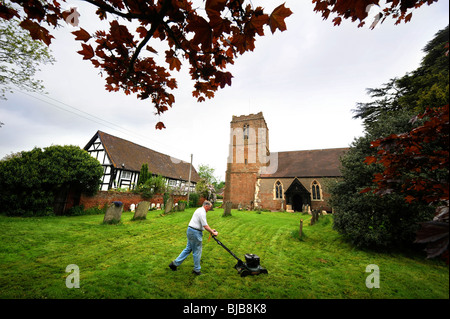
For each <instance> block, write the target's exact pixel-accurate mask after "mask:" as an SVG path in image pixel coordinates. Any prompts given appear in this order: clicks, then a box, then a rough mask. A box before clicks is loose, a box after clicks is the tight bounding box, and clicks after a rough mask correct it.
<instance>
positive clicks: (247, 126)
mask: <svg viewBox="0 0 450 319" xmlns="http://www.w3.org/2000/svg"><path fill="white" fill-rule="evenodd" d="M249 129H250V125H248V124H244V140H248V134H249Z"/></svg>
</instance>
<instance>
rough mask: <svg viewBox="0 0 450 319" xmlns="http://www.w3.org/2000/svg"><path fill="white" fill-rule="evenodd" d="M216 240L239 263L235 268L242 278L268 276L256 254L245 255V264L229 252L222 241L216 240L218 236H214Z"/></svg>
mask: <svg viewBox="0 0 450 319" xmlns="http://www.w3.org/2000/svg"><path fill="white" fill-rule="evenodd" d="M212 237H213V238H214V240H215V241H216V242H217V243H218V244H219V245H220V246H222V247H223V248H225V250H226V251H228V252H229V253H230V254H231V256H233V257H234V258H236V260H237V261H238V262H237V264H236V265H235V266H234V268H236V270H237V271H238V274H240V275H241V277H245V276H248V275H252V276H253V275H259V274H267V273H268V272H267V269H265V268H262V267H261V265H260V264H259V256H257V255H255V254H245V261H246V262H245V263H244V262H243V261H242V260H241V259H239V258H238V257H237V256H236V255H235V254H233V252H232V251H231V250H229V249H228V248H227V247H226V246H225V245H224V244H222V242H221V241H220V240H218V239H217V238H216V236H214V235H213V236H212Z"/></svg>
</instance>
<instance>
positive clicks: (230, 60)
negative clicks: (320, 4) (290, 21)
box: [0, 0, 292, 129]
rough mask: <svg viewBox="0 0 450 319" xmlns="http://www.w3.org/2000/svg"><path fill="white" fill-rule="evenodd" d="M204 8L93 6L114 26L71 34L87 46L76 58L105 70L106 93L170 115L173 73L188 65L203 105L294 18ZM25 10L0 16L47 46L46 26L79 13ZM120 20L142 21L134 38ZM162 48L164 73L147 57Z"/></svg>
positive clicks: (44, 6)
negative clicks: (267, 35)
mask: <svg viewBox="0 0 450 319" xmlns="http://www.w3.org/2000/svg"><path fill="white" fill-rule="evenodd" d="M203 3H204V9H205V10H204V11H203V10H202V8H195V9H194V8H192V2H190V1H189V0H158V1H141V0H137V1H126V2H125V1H123V0H104V1H100V2H95V3H94V5H96V6H97V7H98V9H97V11H96V14H97V16H98V18H99V19H100V20H104V19H106V18H113V19H111V20H110V27H109V30H98V31H96V32H88V31H86V30H85V29H83V28H80V29H78V30H77V31H73V32H72V34H73V35H74V36H75V40H77V41H81V42H82V43H81V50H80V51H78V53H79V54H80V55H81V56H82V58H83V59H84V60H90V61H91V63H92V64H93V65H94V67H96V68H99V69H100V71H101V74H102V75H104V76H105V81H106V84H105V88H106V90H108V91H111V92H117V91H123V92H124V93H125V94H126V95H129V94H132V93H134V94H136V96H137V97H138V98H139V99H150V100H151V102H152V103H153V105H154V107H155V110H156V114H160V113H163V112H165V111H166V110H168V109H169V108H170V107H172V105H173V103H174V102H175V97H174V96H173V95H172V94H171V93H169V91H170V90H173V89H175V88H176V87H177V82H176V81H175V79H174V78H172V77H171V74H170V72H173V71H175V70H176V71H180V70H181V66H182V62H184V61H186V62H187V63H189V64H190V68H189V73H190V75H191V78H192V80H193V82H194V91H193V93H192V95H193V96H194V97H195V98H197V100H198V101H199V102H201V101H205V100H206V99H207V98H208V99H209V98H213V97H214V95H215V92H216V91H217V90H218V89H219V88H225V87H226V86H227V85H231V82H232V78H233V75H232V74H231V73H230V72H227V71H226V70H225V69H226V67H227V66H229V65H230V64H234V59H235V58H236V57H237V56H238V55H239V54H244V53H245V52H247V51H252V50H254V49H255V41H256V36H257V35H259V36H263V35H264V29H265V28H266V27H269V28H270V30H271V31H272V33H274V32H275V31H276V30H280V31H284V30H286V23H285V19H286V18H287V17H289V16H290V15H291V14H292V12H291V10H290V9H288V8H286V7H285V4H282V5H280V6H278V7H276V8H275V9H274V10H273V12H272V13H271V14H270V15H268V14H266V13H265V12H264V9H263V8H261V7H256V8H254V7H253V4H250V3H248V4H246V5H245V4H244V1H236V0H206V1H203ZM20 6H22V9H23V10H22V11H20V12H21V14H22V15H23V17H22V16H21V14H19V13H18V11H15V10H13V9H9V8H7V7H6V6H4V5H3V4H0V17H1V18H6V19H11V18H12V17H13V16H17V17H18V18H19V19H21V21H22V22H21V26H22V27H23V28H25V29H27V30H29V32H30V34H31V35H32V37H33V38H34V39H39V40H42V41H44V42H45V43H47V44H50V41H51V38H52V36H51V35H50V34H49V33H48V31H47V30H46V29H45V28H43V27H42V26H41V24H42V23H47V24H48V25H52V26H56V25H57V24H58V22H60V20H64V21H66V22H67V21H68V19H70V16H71V15H72V14H74V9H71V11H69V10H67V11H64V12H61V11H60V3H59V1H58V0H53V1H47V2H46V1H38V0H30V1H20ZM205 11H206V16H205V15H204V12H205ZM107 14H108V15H107ZM116 17H121V18H124V19H127V20H129V21H131V22H136V23H137V25H136V26H135V27H134V28H135V29H134V30H135V32H134V33H131V32H130V31H129V29H128V27H127V25H123V24H120V23H119V21H122V20H119V19H116ZM68 23H69V22H68ZM80 23H81V20H80ZM72 25H73V24H72ZM130 30H131V29H130ZM159 41H161V42H165V43H166V44H167V45H168V47H169V49H168V50H166V51H165V62H166V63H167V64H164V62H163V64H164V65H163V66H162V65H158V63H156V62H155V60H154V59H153V58H152V57H149V56H148V55H149V53H151V54H150V55H151V56H153V55H154V54H155V55H158V51H157V48H159V47H161V46H160V45H159V43H157V42H159ZM150 42H151V43H150ZM153 43H155V44H153ZM142 51H144V52H145V53H144V54H143V52H142ZM145 54H146V55H145ZM182 58H184V59H182ZM164 127H165V126H164V124H163V123H158V124H157V125H156V128H157V129H162V128H164Z"/></svg>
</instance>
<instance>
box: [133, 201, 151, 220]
mask: <svg viewBox="0 0 450 319" xmlns="http://www.w3.org/2000/svg"><path fill="white" fill-rule="evenodd" d="M149 208H150V202H147V201H142V202H140V203H139V204H138V205H137V208H136V211H135V212H134V216H133V219H135V220H138V219H146V218H147V212H148V209H149Z"/></svg>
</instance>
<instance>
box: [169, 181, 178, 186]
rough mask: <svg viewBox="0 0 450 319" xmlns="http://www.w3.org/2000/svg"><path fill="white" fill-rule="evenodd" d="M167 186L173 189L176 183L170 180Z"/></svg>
mask: <svg viewBox="0 0 450 319" xmlns="http://www.w3.org/2000/svg"><path fill="white" fill-rule="evenodd" d="M169 186H170V187H175V186H177V181H176V180H174V179H170V180H169Z"/></svg>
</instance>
